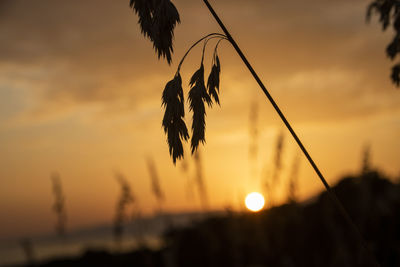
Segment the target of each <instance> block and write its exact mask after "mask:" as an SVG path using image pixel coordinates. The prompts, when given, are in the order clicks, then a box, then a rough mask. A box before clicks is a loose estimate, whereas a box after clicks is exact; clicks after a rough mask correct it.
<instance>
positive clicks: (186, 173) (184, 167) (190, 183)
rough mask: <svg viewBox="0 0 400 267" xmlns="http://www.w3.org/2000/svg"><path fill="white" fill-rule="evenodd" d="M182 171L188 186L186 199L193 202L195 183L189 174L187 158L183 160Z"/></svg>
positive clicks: (186, 186) (186, 187)
mask: <svg viewBox="0 0 400 267" xmlns="http://www.w3.org/2000/svg"><path fill="white" fill-rule="evenodd" d="M181 170H182V173H183V175H184V176H185V178H186V184H185V191H186V197H187V199H188V200H193V195H194V188H193V186H194V182H193V179H192V177H191V175H190V172H189V161H188V160H187V159H186V158H183V159H182V161H181Z"/></svg>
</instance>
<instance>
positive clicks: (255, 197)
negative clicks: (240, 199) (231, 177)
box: [244, 192, 265, 212]
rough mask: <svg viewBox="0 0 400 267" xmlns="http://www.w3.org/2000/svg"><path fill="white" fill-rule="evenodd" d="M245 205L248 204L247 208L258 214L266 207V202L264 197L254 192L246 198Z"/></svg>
mask: <svg viewBox="0 0 400 267" xmlns="http://www.w3.org/2000/svg"><path fill="white" fill-rule="evenodd" d="M244 203H245V204H246V208H248V209H249V210H251V211H254V212H257V211H260V210H261V209H262V208H263V207H264V203H265V200H264V197H263V195H261V194H260V193H257V192H253V193H250V194H248V195H247V196H246V199H245V201H244Z"/></svg>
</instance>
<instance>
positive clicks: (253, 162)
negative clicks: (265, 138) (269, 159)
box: [249, 100, 258, 178]
mask: <svg viewBox="0 0 400 267" xmlns="http://www.w3.org/2000/svg"><path fill="white" fill-rule="evenodd" d="M249 138H250V142H249V161H250V170H251V171H250V175H251V177H252V178H256V177H257V156H258V103H257V101H256V100H252V102H251V104H250V114H249Z"/></svg>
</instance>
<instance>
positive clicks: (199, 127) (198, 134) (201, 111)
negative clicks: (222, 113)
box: [188, 63, 212, 154]
mask: <svg viewBox="0 0 400 267" xmlns="http://www.w3.org/2000/svg"><path fill="white" fill-rule="evenodd" d="M190 86H191V89H190V91H189V97H188V99H189V107H190V110H191V111H193V122H192V131H193V133H192V140H191V150H192V154H193V153H194V152H195V151H196V149H197V147H198V146H199V143H200V142H202V143H204V142H205V127H206V121H205V116H206V110H205V106H204V102H206V103H207V104H208V105H209V106H210V105H211V104H212V101H211V98H210V96H209V95H208V94H207V90H206V87H205V84H204V65H203V63H201V65H200V68H199V69H198V70H197V71H196V72H195V73H194V74H193V76H192V78H191V80H190Z"/></svg>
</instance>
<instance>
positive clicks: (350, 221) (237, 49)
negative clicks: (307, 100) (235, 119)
mask: <svg viewBox="0 0 400 267" xmlns="http://www.w3.org/2000/svg"><path fill="white" fill-rule="evenodd" d="M203 2H204V3H205V5H206V6H207V8H208V9H209V11H210V12H211V14H212V15H213V17H214V18H215V20H216V21H217V23H218V24H219V26H220V27H221V29H222V31H223V32H224V33H225V35H226V37H227V38H228V40H229V41H230V43H231V44H232V46H233V47H234V48H235V50H236V52H237V53H238V54H239V56H240V58H241V59H242V61H243V62H244V64H245V65H246V66H247V68H248V69H249V71H250V72H251V74H252V75H253V77H254V79H255V80H256V81H257V83H258V85H259V86H260V87H261V89H262V91H263V92H264V94H265V95H266V96H267V98H268V100H269V101H270V102H271V104H272V106H273V107H274V109H275V111H276V112H277V113H278V115H279V117H280V118H281V120H282V121H283V123H284V124H285V126H286V127H287V129H288V130H289V132H290V133H291V135H292V136H293V138H294V139H295V141H296V143H297V145H298V146H299V147H300V149H301V151H303V153H304V155H305V156H306V158H307V159H308V161H309V163H310V164H311V166H312V167H313V169H314V171H315V172H316V174H317V175H318V177H319V179H320V180H321V182H322V183H323V185H324V186H325V188H326V191H327V192H328V195H329V196H330V198H331V199H332V201H333V202H334V203H335V204H336V206H337V208H338V209H339V211H340V213H341V214H342V216H343V217H344V218H345V219H346V221H347V222H348V223H349V225H350V226H351V227H352V229H353V231H354V233H355V235H356V236H357V238H358V239H359V241H360V243H361V245H362V246H363V248H364V249H365V250H366V251H367V252H369V255H370V256H371V259H372V261H373V264H374V265H376V266H380V265H379V263H378V261H377V260H376V258H375V256H374V255H373V254H372V252H371V251H370V250H369V248H368V246H367V244H366V242H365V241H364V238H363V237H362V234H361V232H360V230H359V229H358V227H357V226H356V224H355V223H354V222H353V220H352V219H351V217H350V215H349V214H348V213H347V211H346V209H345V208H344V207H343V204H342V203H341V202H340V200H339V199H338V198H337V196H336V194H335V193H334V192H333V191H332V189H331V187H330V186H329V184H328V182H327V181H326V179H325V178H324V176H323V175H322V173H321V171H320V170H319V168H318V167H317V165H316V164H315V162H314V160H313V159H312V158H311V156H310V154H309V153H308V151H307V150H306V148H305V147H304V145H303V143H302V142H301V141H300V139H299V137H298V136H297V134H296V133H295V131H294V130H293V128H292V126H291V125H290V123H289V122H288V120H287V119H286V117H285V116H284V115H283V113H282V111H281V110H280V108H279V106H278V105H277V104H276V102H275V100H274V99H273V98H272V96H271V94H270V93H269V92H268V90H267V88H266V87H265V86H264V84H263V82H262V81H261V79H260V78H259V77H258V75H257V73H256V72H255V70H254V69H253V67H252V66H251V65H250V63H249V61H248V60H247V58H246V57H245V55H244V54H243V52H242V51H241V49H240V48H239V46H238V45H237V43H236V42H235V40H234V39H233V38H232V36H231V34H230V33H229V31H228V30H227V29H226V27H225V25H224V24H223V23H222V21H221V19H220V18H219V17H218V15H217V13H215V11H214V9H213V8H212V6H211V5H210V3H209V2H208V0H203Z"/></svg>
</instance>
